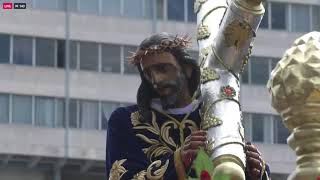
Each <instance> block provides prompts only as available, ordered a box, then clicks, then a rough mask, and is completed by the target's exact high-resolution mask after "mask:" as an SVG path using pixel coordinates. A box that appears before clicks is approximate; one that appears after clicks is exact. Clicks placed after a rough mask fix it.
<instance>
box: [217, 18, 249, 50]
mask: <svg viewBox="0 0 320 180" xmlns="http://www.w3.org/2000/svg"><path fill="white" fill-rule="evenodd" d="M252 34H253V35H254V31H253V29H252V28H251V26H250V25H249V23H247V22H246V21H243V22H240V21H239V20H237V19H235V20H233V21H232V22H231V23H230V24H228V26H227V27H226V29H225V30H224V32H223V35H224V39H225V43H226V45H227V47H232V46H235V47H236V49H237V50H238V51H239V50H240V49H242V48H243V46H244V45H245V44H246V42H247V41H248V40H249V38H250V36H251V35H252Z"/></svg>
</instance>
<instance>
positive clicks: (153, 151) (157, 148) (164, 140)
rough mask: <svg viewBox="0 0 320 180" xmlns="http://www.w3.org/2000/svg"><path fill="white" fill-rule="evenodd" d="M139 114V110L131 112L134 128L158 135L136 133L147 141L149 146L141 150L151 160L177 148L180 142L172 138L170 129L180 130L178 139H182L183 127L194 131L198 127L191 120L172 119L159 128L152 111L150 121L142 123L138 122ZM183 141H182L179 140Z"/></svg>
mask: <svg viewBox="0 0 320 180" xmlns="http://www.w3.org/2000/svg"><path fill="white" fill-rule="evenodd" d="M139 119H140V115H139V112H138V111H136V112H133V113H131V122H132V125H133V128H134V129H137V130H147V131H149V132H151V133H153V134H155V135H157V136H159V137H158V138H157V139H152V138H149V137H147V136H145V135H143V134H136V136H137V137H139V138H140V139H142V140H143V141H144V142H146V143H148V144H149V146H148V147H146V148H143V149H142V150H143V152H144V153H145V154H146V155H147V157H148V158H149V160H150V161H151V162H152V161H153V160H155V159H157V157H159V156H161V155H165V154H167V153H169V154H173V152H174V151H175V150H176V149H178V148H179V147H180V146H181V144H177V143H176V142H175V141H174V140H173V138H172V137H171V136H170V131H171V130H175V129H178V130H179V132H180V137H179V139H180V141H181V139H182V141H184V137H183V136H184V135H183V130H184V129H185V128H188V129H190V131H195V130H197V129H198V127H197V125H196V123H195V122H194V121H192V120H183V121H181V122H176V121H173V120H167V121H165V123H163V125H162V126H161V128H159V125H158V123H157V120H156V115H155V113H154V112H153V111H152V120H151V124H150V123H142V122H140V120H139ZM180 143H183V142H180Z"/></svg>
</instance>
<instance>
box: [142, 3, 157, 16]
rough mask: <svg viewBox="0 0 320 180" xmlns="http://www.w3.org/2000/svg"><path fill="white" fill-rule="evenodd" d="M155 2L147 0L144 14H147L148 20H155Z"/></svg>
mask: <svg viewBox="0 0 320 180" xmlns="http://www.w3.org/2000/svg"><path fill="white" fill-rule="evenodd" d="M154 1H155V0H145V7H144V12H145V17H146V18H147V19H152V18H153V11H154V10H153V2H154Z"/></svg>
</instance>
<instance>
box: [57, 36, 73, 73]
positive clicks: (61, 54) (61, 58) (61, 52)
mask: <svg viewBox="0 0 320 180" xmlns="http://www.w3.org/2000/svg"><path fill="white" fill-rule="evenodd" d="M69 42H70V48H69V51H70V53H69V55H70V59H69V61H70V69H76V68H77V57H78V55H77V54H78V53H77V52H78V51H77V43H76V42H75V41H69ZM57 44H58V47H57V48H58V49H57V60H58V62H57V64H58V67H60V68H64V67H65V41H64V40H58V42H57Z"/></svg>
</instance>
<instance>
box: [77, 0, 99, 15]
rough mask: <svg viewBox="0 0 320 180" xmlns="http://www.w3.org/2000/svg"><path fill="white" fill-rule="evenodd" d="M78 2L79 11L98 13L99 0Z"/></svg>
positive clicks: (80, 0)
mask: <svg viewBox="0 0 320 180" xmlns="http://www.w3.org/2000/svg"><path fill="white" fill-rule="evenodd" d="M78 3H79V11H80V12H84V13H91V14H99V0H90V1H89V0H79V1H78Z"/></svg>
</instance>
